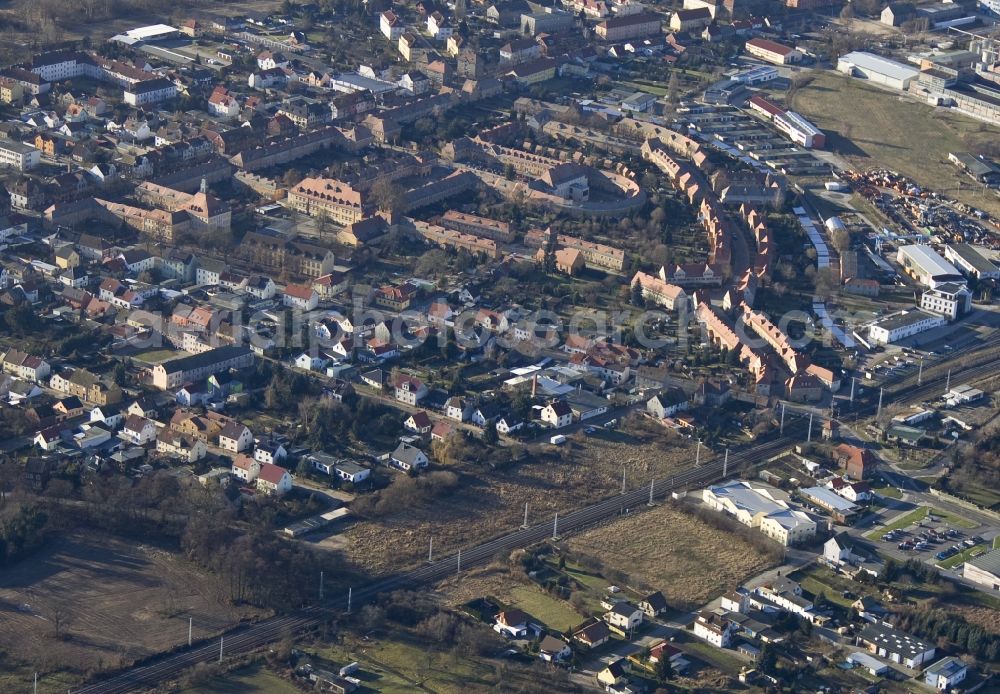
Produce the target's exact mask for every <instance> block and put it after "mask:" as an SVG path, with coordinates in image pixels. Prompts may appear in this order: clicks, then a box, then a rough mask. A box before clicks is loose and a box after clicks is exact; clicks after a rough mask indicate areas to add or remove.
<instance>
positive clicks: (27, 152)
mask: <svg viewBox="0 0 1000 694" xmlns="http://www.w3.org/2000/svg"><path fill="white" fill-rule="evenodd" d="M41 156H42V153H41V152H39V151H38V150H37V149H36V148H35V147H32V146H31V145H26V144H24V143H23V142H18V141H17V140H6V139H0V166H9V167H11V168H12V169H17V170H18V171H27V170H28V169H33V168H35V167H36V166H38V161H39V159H40V158H41Z"/></svg>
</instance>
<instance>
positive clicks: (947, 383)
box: [944, 369, 951, 394]
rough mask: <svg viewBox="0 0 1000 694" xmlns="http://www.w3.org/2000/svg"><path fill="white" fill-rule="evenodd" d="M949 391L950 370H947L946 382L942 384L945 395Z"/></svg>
mask: <svg viewBox="0 0 1000 694" xmlns="http://www.w3.org/2000/svg"><path fill="white" fill-rule="evenodd" d="M949 390H951V369H948V380H947V382H946V383H945V384H944V392H945V393H946V394H947V393H948V391H949Z"/></svg>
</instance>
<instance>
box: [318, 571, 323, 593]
mask: <svg viewBox="0 0 1000 694" xmlns="http://www.w3.org/2000/svg"><path fill="white" fill-rule="evenodd" d="M319 599H320V600H322V599H323V572H322V571H320V572H319Z"/></svg>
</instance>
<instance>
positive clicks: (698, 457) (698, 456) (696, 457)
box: [694, 439, 701, 467]
mask: <svg viewBox="0 0 1000 694" xmlns="http://www.w3.org/2000/svg"><path fill="white" fill-rule="evenodd" d="M699 465H701V439H698V448H696V449H695V452H694V466H695V467H698V466H699Z"/></svg>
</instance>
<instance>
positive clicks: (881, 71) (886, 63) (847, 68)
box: [837, 51, 920, 91]
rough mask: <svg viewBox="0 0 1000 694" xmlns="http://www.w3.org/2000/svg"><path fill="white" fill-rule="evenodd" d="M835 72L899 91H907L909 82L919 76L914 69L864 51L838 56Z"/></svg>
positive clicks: (918, 72)
mask: <svg viewBox="0 0 1000 694" xmlns="http://www.w3.org/2000/svg"><path fill="white" fill-rule="evenodd" d="M837 70H838V71H839V72H843V73H844V74H846V75H850V76H851V77H858V78H860V79H866V80H869V81H870V82H874V83H875V84H881V85H882V86H883V87H891V88H893V89H898V90H900V91H905V90H906V89H908V88H909V86H910V82H912V81H913V80H915V79H917V76H918V75H919V74H920V71H919V70H917V69H916V68H914V67H910V66H909V65H905V64H903V63H899V62H896V61H895V60H889V59H888V58H883V57H882V56H880V55H875V54H874V53H866V52H864V51H852V52H850V53H845V54H844V55H842V56H840V59H839V60H838V61H837Z"/></svg>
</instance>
